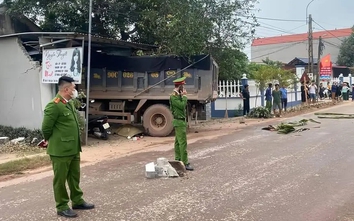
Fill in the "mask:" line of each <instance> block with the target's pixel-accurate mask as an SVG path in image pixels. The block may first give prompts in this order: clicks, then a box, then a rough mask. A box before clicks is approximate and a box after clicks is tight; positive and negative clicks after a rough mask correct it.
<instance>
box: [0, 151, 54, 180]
mask: <svg viewBox="0 0 354 221" xmlns="http://www.w3.org/2000/svg"><path fill="white" fill-rule="evenodd" d="M50 164H51V161H50V157H49V156H48V155H45V156H35V157H26V158H23V159H19V160H13V161H9V162H6V163H2V164H0V176H4V175H10V174H21V173H22V172H23V171H25V170H31V169H36V168H39V167H43V166H49V165H50Z"/></svg>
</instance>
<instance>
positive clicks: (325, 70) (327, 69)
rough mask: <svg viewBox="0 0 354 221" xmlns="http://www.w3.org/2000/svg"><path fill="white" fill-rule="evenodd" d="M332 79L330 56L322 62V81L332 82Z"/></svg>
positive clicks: (325, 57)
mask: <svg viewBox="0 0 354 221" xmlns="http://www.w3.org/2000/svg"><path fill="white" fill-rule="evenodd" d="M331 78H332V62H331V55H330V54H328V55H326V56H324V57H323V58H322V59H321V62H320V80H330V79H331Z"/></svg>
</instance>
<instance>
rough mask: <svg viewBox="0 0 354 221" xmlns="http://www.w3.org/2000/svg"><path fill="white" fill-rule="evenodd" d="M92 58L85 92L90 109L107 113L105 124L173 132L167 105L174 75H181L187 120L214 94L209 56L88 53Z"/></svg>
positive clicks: (157, 133)
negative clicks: (186, 100) (185, 98)
mask: <svg viewBox="0 0 354 221" xmlns="http://www.w3.org/2000/svg"><path fill="white" fill-rule="evenodd" d="M92 60H93V61H94V62H93V63H92V68H91V71H90V72H91V73H90V93H89V97H90V99H94V100H95V102H94V103H93V104H91V105H90V108H89V114H90V115H107V116H108V117H109V120H108V122H110V123H118V124H142V125H143V127H144V129H145V131H146V133H147V134H149V135H150V136H153V137H165V136H168V135H170V134H171V132H172V131H173V125H172V121H173V116H172V113H171V111H170V108H169V98H170V95H171V94H172V92H173V90H174V84H173V80H175V79H177V78H180V77H182V76H185V77H186V85H185V88H186V90H187V92H188V94H187V97H188V108H187V109H188V110H187V113H188V116H189V117H188V119H191V116H192V115H193V114H194V115H196V114H195V113H201V112H203V110H205V105H206V104H207V103H210V102H213V101H215V99H216V98H217V95H218V94H217V90H218V84H217V82H218V73H219V68H218V65H217V63H216V62H215V60H214V59H213V58H212V57H211V56H210V55H198V56H192V57H188V58H185V57H176V56H131V57H124V56H109V55H100V56H99V57H98V56H97V57H95V56H94V55H93V57H92ZM83 76H85V75H83ZM83 82H85V83H87V79H83ZM85 83H84V84H85ZM204 112H205V111H204ZM202 117H203V116H202V115H199V118H202Z"/></svg>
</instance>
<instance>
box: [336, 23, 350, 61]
mask: <svg viewBox="0 0 354 221" xmlns="http://www.w3.org/2000/svg"><path fill="white" fill-rule="evenodd" d="M353 30H354V27H353ZM337 64H338V65H342V66H348V67H353V66H354V32H353V33H352V34H351V35H350V36H349V37H348V38H346V39H344V40H343V43H342V44H341V46H340V49H339V55H338V58H337Z"/></svg>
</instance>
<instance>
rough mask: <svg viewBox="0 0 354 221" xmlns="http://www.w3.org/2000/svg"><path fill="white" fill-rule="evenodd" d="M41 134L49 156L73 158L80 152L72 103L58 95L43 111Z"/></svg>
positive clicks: (78, 135) (74, 110)
mask: <svg viewBox="0 0 354 221" xmlns="http://www.w3.org/2000/svg"><path fill="white" fill-rule="evenodd" d="M42 133H43V136H44V139H45V140H47V141H48V148H47V153H48V154H49V155H51V156H59V157H63V156H73V155H76V154H78V153H80V152H81V142H80V130H79V121H78V119H77V116H76V109H75V107H74V104H73V102H72V101H69V102H67V101H66V100H65V99H64V98H62V97H61V96H60V95H59V94H58V95H57V96H56V97H55V99H53V100H52V101H51V102H49V103H48V104H47V106H46V107H45V110H44V117H43V122H42Z"/></svg>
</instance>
